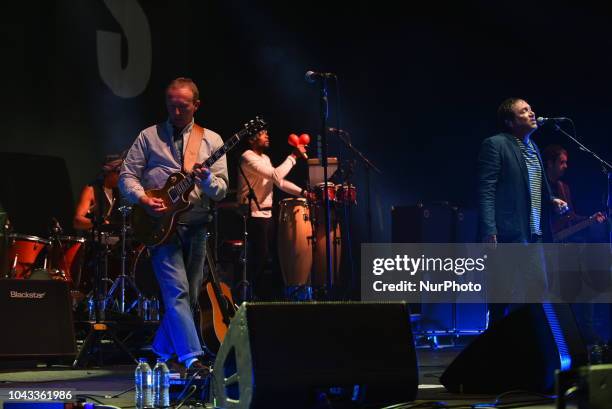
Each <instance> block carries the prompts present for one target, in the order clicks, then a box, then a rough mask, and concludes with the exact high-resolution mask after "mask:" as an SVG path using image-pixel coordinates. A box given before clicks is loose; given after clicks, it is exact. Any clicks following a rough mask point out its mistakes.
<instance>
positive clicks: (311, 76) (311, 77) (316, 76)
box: [304, 71, 336, 84]
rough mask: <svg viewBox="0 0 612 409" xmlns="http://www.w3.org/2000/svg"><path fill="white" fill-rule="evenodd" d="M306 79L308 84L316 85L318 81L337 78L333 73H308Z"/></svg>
mask: <svg viewBox="0 0 612 409" xmlns="http://www.w3.org/2000/svg"><path fill="white" fill-rule="evenodd" d="M304 78H305V79H306V82H308V83H310V84H314V83H315V82H317V81H318V80H323V79H328V78H336V74H334V73H333V72H315V71H306V75H305V76H304Z"/></svg>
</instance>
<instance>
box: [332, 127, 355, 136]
mask: <svg viewBox="0 0 612 409" xmlns="http://www.w3.org/2000/svg"><path fill="white" fill-rule="evenodd" d="M327 130H328V131H329V132H331V133H339V134H340V135H350V134H349V133H348V132H346V131H345V130H344V129H338V128H327Z"/></svg>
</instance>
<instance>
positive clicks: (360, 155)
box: [329, 128, 382, 283]
mask: <svg viewBox="0 0 612 409" xmlns="http://www.w3.org/2000/svg"><path fill="white" fill-rule="evenodd" d="M329 130H330V132H332V133H334V134H335V135H336V136H337V137H338V139H340V140H341V141H342V142H343V143H344V145H345V146H346V147H347V148H348V150H349V151H351V152H352V153H353V156H354V157H356V158H358V159H359V160H360V161H361V162H362V163H363V164H364V165H365V170H366V219H367V227H368V241H369V242H372V206H371V200H370V171H371V170H373V171H374V172H376V173H378V174H379V175H382V171H381V170H380V169H378V168H377V167H376V166H375V165H374V164H373V163H372V161H370V160H369V159H368V158H366V156H365V155H364V154H363V153H361V151H359V149H357V148H355V147H354V146H353V144H352V143H351V141H350V139H349V138H348V136H349V135H350V134H349V133H348V132H346V131H343V130H342V129H335V128H330V129H329ZM351 263H352V261H351ZM351 269H352V264H351ZM351 276H352V280H355V277H354V271H352V272H351ZM353 283H354V281H353Z"/></svg>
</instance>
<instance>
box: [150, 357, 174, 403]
mask: <svg viewBox="0 0 612 409" xmlns="http://www.w3.org/2000/svg"><path fill="white" fill-rule="evenodd" d="M153 406H154V407H156V408H167V407H169V406H170V370H169V369H168V366H167V365H166V360H165V359H162V358H157V364H155V368H153Z"/></svg>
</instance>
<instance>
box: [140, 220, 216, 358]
mask: <svg viewBox="0 0 612 409" xmlns="http://www.w3.org/2000/svg"><path fill="white" fill-rule="evenodd" d="M151 253H152V259H153V269H154V270H155V275H156V277H157V281H158V283H159V287H160V289H161V293H162V298H163V300H164V306H165V314H164V317H163V319H162V321H161V323H160V325H159V329H158V330H157V333H156V334H155V340H154V341H153V350H154V351H155V353H157V354H158V355H159V356H161V357H163V358H169V357H171V356H172V355H173V354H176V355H177V356H178V359H179V361H181V362H184V361H186V360H187V359H189V358H192V357H195V356H198V355H202V354H203V351H202V345H201V344H200V339H199V337H198V332H197V331H198V330H197V329H196V325H195V322H194V318H193V317H194V313H195V312H196V311H198V309H199V305H198V295H199V293H200V289H201V288H202V282H203V280H204V263H205V259H206V226H186V225H178V226H177V229H176V233H175V234H174V235H173V237H172V238H171V239H170V241H169V242H168V243H167V244H164V245H161V246H157V247H155V248H153V249H152V252H151Z"/></svg>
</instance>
